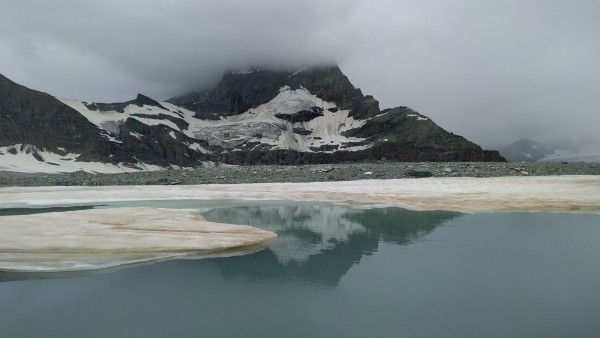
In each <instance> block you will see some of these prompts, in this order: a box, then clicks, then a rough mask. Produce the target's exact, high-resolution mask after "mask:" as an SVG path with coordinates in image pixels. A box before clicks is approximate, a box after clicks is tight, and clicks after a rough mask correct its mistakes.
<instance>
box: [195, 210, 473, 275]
mask: <svg viewBox="0 0 600 338" xmlns="http://www.w3.org/2000/svg"><path fill="white" fill-rule="evenodd" d="M202 215H203V216H204V217H205V218H206V219H207V220H209V221H214V222H223V223H232V224H247V225H251V226H255V227H260V228H263V229H267V230H270V231H274V232H276V233H277V234H278V238H277V240H276V241H274V242H273V243H272V244H270V245H269V246H268V247H267V249H265V250H262V251H260V252H258V253H255V254H252V255H246V256H243V257H238V258H236V259H219V260H218V262H214V264H215V265H216V266H217V267H218V268H219V269H220V271H221V273H222V274H223V275H224V276H225V277H239V276H244V277H247V278H250V279H261V280H269V279H289V278H298V279H302V280H307V281H310V282H316V283H322V284H326V285H337V283H338V282H339V281H340V278H341V277H343V276H344V275H345V274H346V273H347V272H348V270H350V268H351V267H352V266H353V265H354V264H356V263H358V262H359V261H360V260H361V258H362V257H363V256H365V255H371V254H372V253H374V252H376V251H377V250H378V247H379V243H380V242H387V243H393V244H397V245H408V244H411V243H413V242H415V241H417V240H419V239H420V238H422V237H423V236H425V235H427V234H429V233H430V232H431V231H433V230H434V229H435V228H437V227H438V226H440V225H442V224H443V223H444V222H446V221H448V220H451V219H453V218H455V217H457V216H459V215H461V214H460V213H456V212H449V211H433V212H418V211H411V210H406V209H402V208H384V209H353V208H348V207H343V206H338V205H308V204H307V205H282V206H238V207H233V208H222V209H212V210H209V211H207V212H204V213H202ZM259 262H260V263H259ZM257 264H260V265H257ZM257 266H260V267H259V268H257Z"/></svg>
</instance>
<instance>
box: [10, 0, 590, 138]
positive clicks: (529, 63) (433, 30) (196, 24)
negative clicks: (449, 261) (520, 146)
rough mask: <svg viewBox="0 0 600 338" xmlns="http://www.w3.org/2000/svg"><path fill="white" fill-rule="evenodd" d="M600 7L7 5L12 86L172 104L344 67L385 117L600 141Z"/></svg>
mask: <svg viewBox="0 0 600 338" xmlns="http://www.w3.org/2000/svg"><path fill="white" fill-rule="evenodd" d="M599 15H600V1H598V0H569V1H567V0H564V1H562V0H502V1H498V0H454V1H453V0H437V1H430V0H403V1H398V0H368V1H367V0H364V1H361V0H327V1H323V0H295V1H283V0H252V1H248V0H230V1H228V0H202V1H200V0H164V1H150V0H145V1H131V0H129V1H108V0H104V1H83V0H80V1H63V0H53V1H45V0H40V1H23V0H2V9H1V10H0V73H2V74H4V75H5V76H7V77H9V78H10V79H12V80H13V81H15V82H18V83H21V84H23V85H26V86H28V87H30V88H33V89H37V90H41V91H45V92H48V93H50V94H53V95H56V96H59V97H68V98H76V99H81V100H90V101H100V102H102V101H104V102H114V101H123V100H129V99H131V98H133V97H134V96H135V94H136V93H138V92H141V93H144V94H147V95H149V96H151V97H154V98H156V99H159V100H162V99H166V98H168V97H171V96H173V95H176V94H181V93H182V92H184V91H186V90H189V89H190V88H194V87H199V86H204V85H207V84H210V83H211V82H214V81H216V79H218V77H219V75H220V74H221V72H222V71H223V70H224V69H225V68H232V67H242V66H244V65H246V64H269V65H299V64H306V63H321V62H328V61H330V60H335V61H336V62H338V64H339V65H340V67H341V68H342V70H343V71H344V72H345V73H346V75H348V77H349V78H350V80H351V81H352V82H353V83H354V85H355V86H357V87H360V88H361V89H362V91H363V93H365V94H372V95H373V96H374V97H375V98H376V99H378V100H379V101H380V102H381V107H382V108H387V107H394V106H399V105H407V106H410V107H412V108H414V109H416V110H418V111H419V112H420V113H422V114H424V115H427V116H429V117H431V118H432V119H433V120H434V121H435V122H437V123H438V124H439V125H441V126H442V127H444V128H446V129H447V130H449V131H453V132H455V133H458V134H461V135H463V136H465V137H467V138H468V139H470V140H472V141H475V142H477V143H479V144H481V145H483V146H484V147H495V146H497V145H502V144H506V143H510V142H512V141H514V140H516V139H518V138H523V137H527V138H532V139H535V140H539V141H542V142H552V141H555V140H559V139H572V140H577V139H578V138H579V137H580V136H592V137H595V136H596V135H598V134H600V133H599V132H598V129H600V127H599V126H600V37H599V33H600V20H599V19H598V16H599Z"/></svg>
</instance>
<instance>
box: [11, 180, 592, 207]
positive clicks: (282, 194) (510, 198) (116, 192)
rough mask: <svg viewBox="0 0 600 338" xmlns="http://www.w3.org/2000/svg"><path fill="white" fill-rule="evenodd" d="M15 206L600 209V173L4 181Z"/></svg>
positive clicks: (12, 205) (12, 204)
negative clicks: (166, 182)
mask: <svg viewBox="0 0 600 338" xmlns="http://www.w3.org/2000/svg"><path fill="white" fill-rule="evenodd" d="M0 199H1V200H2V201H3V204H5V207H9V208H36V207H38V208H39V207H52V206H57V205H93V204H102V203H106V202H118V201H144V200H145V201H152V200H205V201H208V200H230V201H233V200H243V201H273V200H279V201H298V202H330V203H336V204H343V205H355V206H356V207H365V208H377V207H392V206H394V207H402V208H406V209H411V210H417V211H424V210H448V211H456V212H463V213H476V212H503V211H512V212H568V213H600V176H598V175H573V176H571V175H564V176H531V177H490V178H469V177H451V178H438V177H431V178H423V179H418V180H415V179H413V180H410V179H394V180H376V179H372V180H361V181H348V182H327V183H323V182H308V183H250V184H204V185H176V186H156V185H151V186H131V185H130V186H121V187H119V186H104V187H82V186H71V187H5V188H0Z"/></svg>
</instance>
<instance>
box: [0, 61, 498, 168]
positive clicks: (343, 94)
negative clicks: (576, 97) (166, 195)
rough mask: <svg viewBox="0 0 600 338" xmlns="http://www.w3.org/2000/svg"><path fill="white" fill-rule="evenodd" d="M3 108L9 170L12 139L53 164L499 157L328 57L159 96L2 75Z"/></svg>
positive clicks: (1, 141) (39, 162)
mask: <svg viewBox="0 0 600 338" xmlns="http://www.w3.org/2000/svg"><path fill="white" fill-rule="evenodd" d="M0 113H1V116H0V122H2V125H0V132H2V134H1V135H2V136H1V137H2V138H0V156H5V157H4V158H3V163H8V165H3V166H2V167H0V169H9V170H10V169H11V168H12V169H14V170H19V165H12V166H11V164H10V161H11V159H12V160H15V161H16V158H17V157H18V158H19V161H21V160H24V159H25V158H30V157H31V156H30V157H27V155H28V153H26V152H24V151H16V150H15V149H17V148H19V149H21V148H23V149H25V148H27V149H32V148H31V147H35V149H37V151H36V154H38V156H37V158H34V160H31V161H30V162H31V163H33V164H32V165H35V166H37V167H40V166H46V165H52V166H54V165H56V168H54V169H55V170H59V169H62V168H65V170H67V168H73V167H75V168H76V167H77V166H79V165H82V163H83V162H82V161H88V162H98V163H108V164H109V165H112V166H115V168H116V169H115V170H138V169H152V168H159V167H168V166H195V165H199V164H201V163H202V162H206V161H213V162H224V163H231V164H302V163H335V162H351V161H365V160H380V159H382V158H385V159H387V160H393V161H502V160H503V158H502V157H500V156H499V155H498V153H497V152H493V151H485V150H482V149H481V148H480V147H479V146H477V145H476V144H474V143H472V142H470V141H468V140H466V139H464V138H463V137H461V136H457V135H454V134H452V133H449V132H447V131H445V130H444V129H442V128H440V127H439V126H437V125H436V124H435V123H434V122H433V121H431V120H430V119H429V118H427V117H426V116H423V115H421V114H419V113H417V112H416V111H414V110H412V109H410V108H408V107H397V108H393V109H386V110H380V109H379V103H378V101H377V100H375V99H374V98H373V97H372V96H370V95H363V93H362V92H361V91H360V89H358V88H355V87H354V86H353V85H352V83H351V82H350V81H349V80H348V78H347V77H346V76H345V75H344V74H343V73H342V71H341V70H340V68H339V67H337V66H335V65H327V66H318V67H307V68H303V69H299V70H294V71H290V70H268V69H250V70H246V71H231V72H227V73H225V74H224V75H223V77H222V79H221V81H220V82H219V83H218V84H217V85H216V86H215V87H214V88H212V89H210V90H207V91H201V92H193V93H189V94H186V95H182V96H179V97H176V98H172V99H170V100H167V101H165V102H158V101H156V100H154V99H152V98H149V97H147V96H144V95H142V94H138V95H137V97H136V98H135V99H134V100H131V101H127V102H122V103H93V102H84V101H77V100H69V99H56V98H54V97H52V96H50V95H48V94H45V93H41V92H36V91H33V90H30V89H28V88H25V87H22V86H19V85H17V84H14V83H12V82H11V81H10V80H8V79H5V78H1V79H0ZM65 131H67V132H65ZM24 145H27V147H25V148H24ZM2 147H4V148H2ZM9 147H12V148H10V149H12V150H11V151H9ZM44 154H45V155H44ZM61 154H63V155H61ZM64 154H68V156H67V155H64ZM9 155H12V156H14V157H10V156H9ZM61 156H63V157H61ZM49 158H52V159H53V160H52V164H49V162H50V161H49V160H48V159H49ZM27 163H29V162H27ZM83 167H85V166H82V168H83ZM51 169H52V168H51ZM102 170H104V169H102ZM67 171H68V170H67Z"/></svg>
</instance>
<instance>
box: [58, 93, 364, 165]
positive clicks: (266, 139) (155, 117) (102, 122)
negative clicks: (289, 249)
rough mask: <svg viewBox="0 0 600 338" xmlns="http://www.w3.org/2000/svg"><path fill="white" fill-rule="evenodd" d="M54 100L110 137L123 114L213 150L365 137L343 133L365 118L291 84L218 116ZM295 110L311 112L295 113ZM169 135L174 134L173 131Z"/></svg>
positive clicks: (308, 147)
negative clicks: (102, 107) (104, 107)
mask: <svg viewBox="0 0 600 338" xmlns="http://www.w3.org/2000/svg"><path fill="white" fill-rule="evenodd" d="M59 100H60V101H61V102H63V103H65V104H66V105H68V106H70V107H71V108H73V109H75V110H77V111H78V112H80V113H81V114H82V115H83V116H85V117H86V118H87V119H88V120H89V121H90V122H91V123H93V124H95V125H96V126H98V127H99V128H101V129H103V130H105V131H107V132H108V133H109V134H110V136H108V137H109V139H110V140H111V141H113V142H118V143H122V142H123V141H122V140H121V139H120V138H119V132H120V126H121V125H122V124H124V123H125V121H126V120H127V119H134V120H137V121H139V122H141V123H143V124H146V125H148V126H156V125H164V126H165V127H167V128H170V129H172V131H176V132H180V133H183V134H184V135H186V136H188V137H189V138H192V139H195V140H198V141H205V142H206V143H207V144H208V145H210V146H212V147H218V148H219V149H218V151H223V150H224V151H234V150H246V149H247V150H250V149H251V147H257V146H258V147H264V146H265V145H267V146H268V147H269V148H271V149H286V150H294V151H300V152H315V151H323V152H333V151H335V149H333V147H323V146H331V145H336V146H338V147H339V146H340V145H342V144H344V143H359V142H362V141H364V138H357V137H345V136H343V132H345V131H348V130H350V129H354V128H358V127H361V126H362V125H363V124H364V123H365V122H366V121H365V120H357V119H355V118H353V117H350V116H348V114H349V113H350V111H349V110H340V109H339V108H338V107H337V105H336V104H335V103H333V102H328V101H325V100H322V99H320V98H319V97H317V96H316V95H314V94H311V93H310V92H309V91H308V90H307V89H305V88H299V89H291V88H290V87H289V86H284V87H282V88H280V90H279V94H278V95H277V96H276V97H274V98H273V99H272V100H270V101H269V102H267V103H264V104H262V105H260V106H258V107H256V108H251V109H248V110H247V111H246V112H244V113H242V114H239V115H233V116H227V117H221V118H220V119H219V120H202V119H199V118H195V117H194V114H195V113H194V112H192V111H189V110H187V109H185V108H182V107H178V106H176V105H174V104H171V103H168V102H160V104H159V105H142V106H138V105H136V104H134V103H131V104H129V105H127V106H126V107H125V108H124V109H123V112H118V111H115V110H109V111H102V110H100V109H98V108H97V106H96V105H95V104H94V103H88V102H82V101H77V100H70V99H59ZM299 112H310V113H308V114H307V115H302V116H298V117H297V118H295V117H296V116H297V114H298V113H299ZM167 117H168V118H169V119H167ZM173 120H181V121H183V123H175V122H173ZM183 126H184V127H183ZM129 135H131V136H134V137H136V138H138V139H141V138H143V137H144V135H142V134H140V133H135V132H130V133H129ZM170 135H171V137H173V138H175V139H177V136H176V134H175V133H170ZM189 147H191V148H192V149H196V150H199V151H200V152H202V153H211V151H209V150H207V149H205V148H204V147H202V146H201V145H199V144H198V143H190V144H189ZM323 148H325V149H323ZM364 148H365V146H350V147H346V149H347V150H350V151H352V150H361V149H364ZM336 149H337V147H336Z"/></svg>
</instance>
